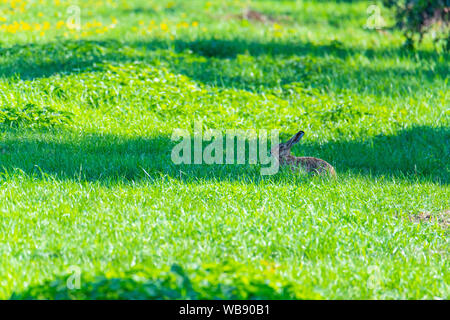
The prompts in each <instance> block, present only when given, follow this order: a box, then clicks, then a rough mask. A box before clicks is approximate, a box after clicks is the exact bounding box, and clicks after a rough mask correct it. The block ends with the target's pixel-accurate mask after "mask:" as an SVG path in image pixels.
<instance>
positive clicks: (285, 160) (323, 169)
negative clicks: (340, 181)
mask: <svg viewBox="0 0 450 320" xmlns="http://www.w3.org/2000/svg"><path fill="white" fill-rule="evenodd" d="M304 134H305V133H304V132H303V131H299V132H297V133H296V134H295V135H294V136H293V137H292V138H291V139H289V140H288V141H287V142H285V143H280V144H279V145H277V146H275V147H273V148H272V149H271V151H270V153H271V155H272V156H274V157H276V158H277V159H278V163H279V164H280V165H282V166H285V165H288V166H291V168H292V169H295V168H302V169H304V170H305V171H306V172H308V173H316V174H319V175H326V174H328V175H331V176H332V177H336V170H335V169H334V168H333V166H332V165H331V164H329V163H328V162H326V161H324V160H322V159H318V158H314V157H295V156H293V155H291V148H292V146H293V145H294V144H296V143H298V142H299V141H300V139H301V138H302V137H303V135H304Z"/></svg>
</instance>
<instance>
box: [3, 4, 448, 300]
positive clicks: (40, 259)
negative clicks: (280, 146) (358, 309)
mask: <svg viewBox="0 0 450 320" xmlns="http://www.w3.org/2000/svg"><path fill="white" fill-rule="evenodd" d="M74 2H75V3H78V6H77V7H70V6H72V5H73V4H74ZM370 4H373V2H372V1H353V2H350V1H340V2H333V1H318V0H315V1H313V0H303V1H293V0H292V1H288V0H284V1H275V0H272V1H269V0H253V1H247V0H245V1H244V0H234V1H230V0H227V1H201V0H189V1H181V0H179V1H162V0H153V1H148V0H130V1H124V0H121V1H110V0H108V1H106V0H91V1H81V0H80V1H65V0H52V1H50V0H41V1H24V0H2V1H0V257H1V259H0V298H1V299H8V298H11V297H12V298H16V299H21V298H49V299H54V298H57V299H65V298H75V299H96V298H122V299H127V298H132V299H138V298H191V299H197V298H204V299H212V298H237V299H245V298H266V299H279V298H285V299H449V298H450V287H449V286H450V272H449V270H450V261H449V229H448V227H449V223H450V196H449V195H450V190H449V174H450V126H449V119H450V117H449V113H450V111H449V110H450V109H449V105H450V104H449V101H450V99H449V98H450V93H449V92H450V91H449V88H448V86H449V84H448V72H449V70H450V63H449V61H450V60H449V55H448V53H447V54H446V53H443V52H440V51H436V50H435V48H434V47H433V45H432V43H431V41H430V39H425V41H424V43H423V44H421V45H420V46H419V48H417V50H416V51H408V50H406V49H404V48H403V47H402V42H403V41H404V39H403V37H402V34H401V33H400V32H398V31H396V30H391V29H386V30H381V31H377V30H372V29H368V28H365V27H364V26H365V24H366V21H367V19H368V13H367V8H368V6H369V5H370ZM69 7H70V8H69ZM247 7H250V8H251V9H252V10H253V12H254V14H253V15H251V14H249V15H247V16H245V17H246V19H243V14H242V12H243V10H244V9H245V8H247ZM68 8H69V10H68ZM78 9H79V12H80V23H81V25H80V28H69V27H71V26H72V25H71V23H73V22H77V18H76V15H77V13H78ZM381 14H382V16H383V18H384V19H385V21H386V23H387V24H388V25H389V24H393V21H392V17H391V13H390V12H389V11H387V10H386V9H384V8H382V7H381ZM66 21H69V22H70V23H66ZM194 121H202V123H203V126H204V128H205V129H206V128H213V129H219V130H223V131H225V130H226V129H256V130H261V129H266V130H272V129H278V130H279V131H280V137H281V139H282V140H285V139H288V138H289V137H290V136H292V135H293V134H295V133H296V132H297V131H298V130H300V129H302V130H304V131H305V133H306V134H305V137H304V138H303V140H302V141H301V142H300V143H299V144H297V145H295V147H294V148H293V149H292V152H293V154H295V155H297V156H314V157H319V158H322V159H324V160H326V161H328V162H329V163H331V164H332V165H333V166H334V167H335V169H336V171H337V174H338V178H337V179H330V178H326V177H318V176H309V175H305V174H298V173H292V172H290V171H289V170H281V171H280V172H279V173H277V174H276V175H272V176H262V175H261V174H260V171H259V167H258V165H251V164H244V165H218V164H216V165H206V164H201V165H194V164H192V165H186V164H184V165H176V164H174V163H173V162H172V160H171V151H172V148H173V147H174V146H175V145H176V143H177V142H175V141H172V140H171V136H172V133H173V131H174V129H177V128H182V129H188V130H189V131H190V132H192V131H193V124H194Z"/></svg>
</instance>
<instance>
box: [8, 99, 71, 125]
mask: <svg viewBox="0 0 450 320" xmlns="http://www.w3.org/2000/svg"><path fill="white" fill-rule="evenodd" d="M71 121H72V113H71V112H67V111H60V110H56V109H53V108H51V107H39V106H37V105H35V104H32V103H29V104H27V105H26V106H25V107H24V108H13V107H5V108H1V109H0V123H3V124H5V125H7V126H9V127H54V126H57V125H62V124H67V123H69V122H71Z"/></svg>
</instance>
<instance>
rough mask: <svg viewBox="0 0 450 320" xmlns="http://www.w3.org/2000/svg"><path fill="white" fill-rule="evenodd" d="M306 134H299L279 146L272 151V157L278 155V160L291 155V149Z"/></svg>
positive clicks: (301, 132)
mask: <svg viewBox="0 0 450 320" xmlns="http://www.w3.org/2000/svg"><path fill="white" fill-rule="evenodd" d="M304 134H305V133H304V132H303V131H301V130H300V131H299V132H297V133H296V134H295V135H294V136H293V137H292V138H290V139H289V140H288V141H287V142H284V143H280V144H279V145H277V146H275V147H273V148H272V149H271V150H270V154H271V155H274V156H276V155H278V158H279V159H281V158H284V157H286V156H289V155H290V154H291V148H292V146H293V145H294V144H296V143H297V142H299V141H300V139H301V138H302V137H303V135H304Z"/></svg>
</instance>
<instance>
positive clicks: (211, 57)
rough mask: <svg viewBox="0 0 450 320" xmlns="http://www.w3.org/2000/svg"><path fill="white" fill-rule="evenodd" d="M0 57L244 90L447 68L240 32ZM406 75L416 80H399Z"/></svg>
mask: <svg viewBox="0 0 450 320" xmlns="http://www.w3.org/2000/svg"><path fill="white" fill-rule="evenodd" d="M169 52H172V53H173V52H175V54H168V53H169ZM357 54H362V55H364V56H366V57H367V58H369V59H372V58H374V57H377V56H383V55H394V56H396V57H411V59H423V60H426V61H433V63H435V66H434V67H433V68H432V69H431V68H429V67H427V66H426V65H425V66H424V67H420V68H416V69H414V70H412V69H407V68H405V67H404V66H402V65H401V64H399V65H398V66H395V67H393V66H391V67H386V68H379V67H373V66H371V65H368V66H358V67H354V68H353V67H352V68H350V67H349V66H348V64H347V62H346V60H345V59H346V57H349V56H354V55H357ZM0 57H2V58H0V77H4V78H11V77H19V78H20V79H23V80H32V79H37V78H41V77H50V76H53V75H57V74H62V75H65V74H72V73H79V72H87V71H92V70H101V64H102V63H126V62H135V61H144V62H147V63H150V64H152V63H154V61H159V62H161V63H163V65H165V66H167V67H168V68H169V69H170V70H171V71H172V72H173V73H176V74H184V75H187V76H189V77H190V78H192V79H194V80H196V81H199V82H202V83H204V84H207V85H212V86H219V87H225V88H240V89H248V90H258V88H273V87H275V86H279V85H283V84H288V83H291V82H302V83H304V85H305V86H308V85H311V86H315V87H329V86H330V85H331V84H332V85H333V86H334V87H335V89H351V90H355V86H359V87H358V88H359V89H360V90H363V91H368V92H373V93H378V94H379V93H380V91H386V92H388V91H389V92H390V91H392V90H394V89H392V88H403V87H405V88H406V89H408V90H409V91H411V90H413V89H414V88H411V87H416V86H417V89H419V87H420V86H422V85H423V84H424V83H429V84H431V83H433V82H434V80H435V79H436V78H438V79H445V78H446V77H447V76H448V64H447V63H446V59H442V57H441V56H440V55H439V54H437V53H434V52H422V51H417V52H414V53H410V52H405V51H403V50H401V49H391V50H388V51H384V50H382V49H380V50H364V49H359V48H348V47H343V46H342V45H340V44H339V43H330V44H329V45H315V44H312V43H301V42H275V41H267V42H261V41H253V40H248V39H239V38H235V39H231V40H225V39H199V40H192V41H188V40H173V41H159V40H158V41H156V40H149V41H133V42H121V41H117V40H104V41H89V40H81V41H70V40H66V41H63V40H59V41H55V42H51V43H47V44H29V45H15V46H13V47H10V48H3V49H0ZM245 57H246V58H245ZM255 66H257V68H256V69H255ZM255 72H256V74H255ZM394 75H395V77H394ZM411 78H416V79H417V81H414V82H413V83H411V81H405V80H406V79H411ZM332 79H334V80H332ZM393 80H395V85H393V83H392V81H393ZM383 84H384V85H383ZM395 90H400V89H395Z"/></svg>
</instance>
